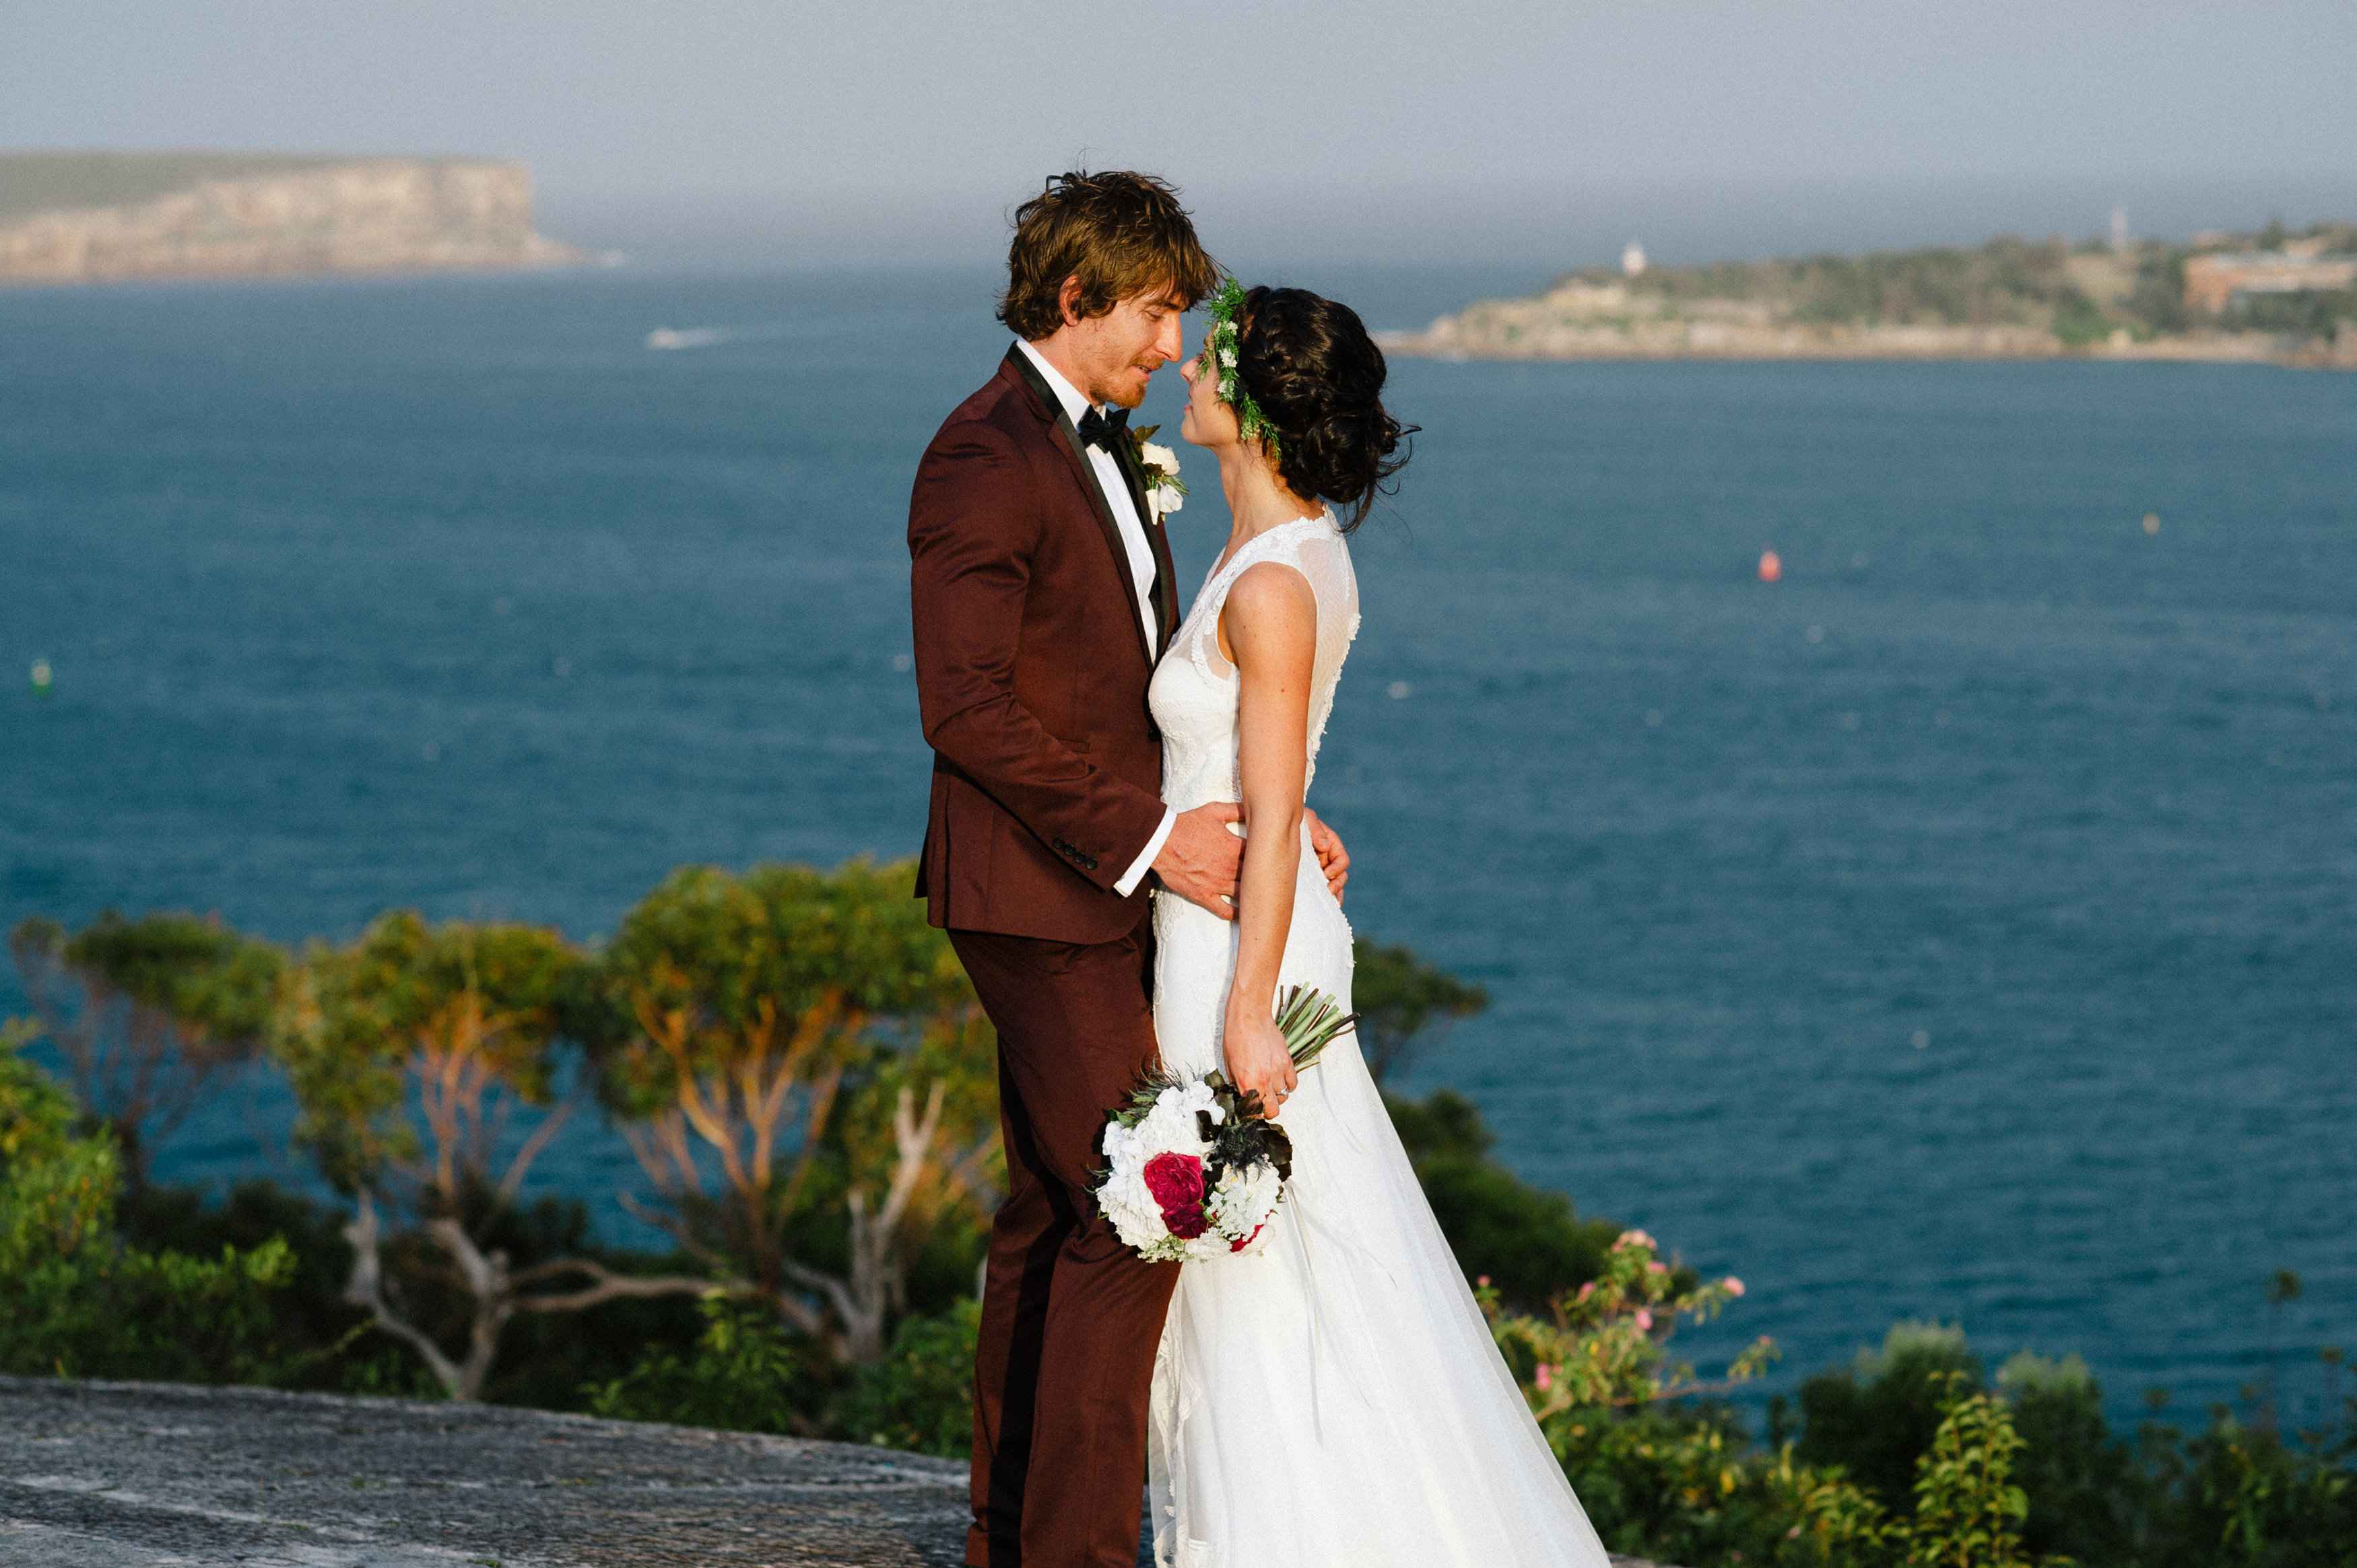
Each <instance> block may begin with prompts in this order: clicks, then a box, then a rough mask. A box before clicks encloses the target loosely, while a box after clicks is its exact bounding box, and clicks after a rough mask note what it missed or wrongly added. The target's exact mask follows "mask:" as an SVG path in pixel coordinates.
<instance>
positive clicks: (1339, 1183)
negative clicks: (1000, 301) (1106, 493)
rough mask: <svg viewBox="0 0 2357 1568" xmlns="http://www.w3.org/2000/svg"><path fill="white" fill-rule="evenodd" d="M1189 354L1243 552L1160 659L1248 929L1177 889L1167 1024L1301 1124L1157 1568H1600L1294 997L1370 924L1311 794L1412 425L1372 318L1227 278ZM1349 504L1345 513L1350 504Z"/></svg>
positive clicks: (1166, 1477)
mask: <svg viewBox="0 0 2357 1568" xmlns="http://www.w3.org/2000/svg"><path fill="white" fill-rule="evenodd" d="M1213 315H1214V318H1215V319H1214V324H1213V327H1212V328H1211V333H1210V335H1209V336H1208V338H1207V340H1206V342H1205V345H1204V349H1203V352H1202V354H1201V355H1200V357H1198V358H1197V359H1196V360H1193V361H1192V362H1191V363H1190V364H1189V366H1188V367H1187V368H1186V370H1185V371H1184V374H1185V376H1186V379H1187V381H1188V401H1187V411H1186V415H1185V417H1184V419H1183V421H1182V422H1181V424H1180V426H1179V432H1180V434H1181V435H1184V436H1185V437H1186V438H1187V439H1188V440H1189V441H1190V442H1193V443H1194V444H1195V445H1197V446H1201V447H1204V448H1206V449H1207V450H1209V451H1211V452H1213V453H1215V454H1216V455H1217V456H1218V457H1219V461H1220V483H1221V487H1222V489H1223V490H1225V492H1226V494H1227V500H1228V509H1229V511H1230V512H1231V514H1232V516H1233V519H1234V526H1233V528H1232V531H1231V532H1230V534H1229V537H1228V542H1227V546H1226V548H1225V549H1224V550H1223V551H1222V553H1221V556H1220V559H1219V562H1218V563H1217V564H1215V565H1214V566H1213V567H1212V569H1211V575H1210V576H1209V577H1208V578H1207V579H1206V580H1205V581H1204V584H1203V586H1202V588H1201V589H1200V592H1198V594H1197V595H1196V597H1195V603H1194V606H1193V607H1192V609H1191V610H1190V611H1189V613H1188V615H1187V617H1186V618H1185V620H1184V621H1183V622H1182V623H1181V625H1180V627H1179V632H1178V635H1177V637H1176V639H1174V640H1173V642H1172V644H1171V646H1170V650H1169V651H1168V653H1167V654H1166V655H1165V656H1164V657H1163V659H1162V660H1161V662H1160V664H1159V665H1158V666H1157V669H1156V671H1155V675H1154V682H1153V686H1152V688H1151V692H1150V702H1151V706H1152V708H1153V713H1154V718H1155V721H1156V723H1157V724H1158V725H1160V726H1161V729H1162V737H1163V775H1162V781H1163V788H1162V794H1163V799H1164V800H1166V801H1168V803H1169V804H1170V805H1171V806H1173V807H1175V808H1177V809H1178V810H1179V811H1186V810H1188V809H1189V808H1191V807H1195V806H1200V805H1202V804H1203V803H1205V802H1207V801H1213V800H1224V801H1235V802H1239V803H1240V804H1241V807H1242V811H1243V824H1244V831H1245V835H1246V843H1245V846H1244V852H1243V874H1242V877H1241V880H1240V882H1239V884H1238V890H1237V898H1236V905H1235V911H1234V916H1235V918H1233V919H1232V920H1230V919H1227V918H1222V915H1220V914H1215V913H1213V912H1211V911H1210V910H1208V909H1205V908H1200V907H1198V906H1196V905H1193V904H1190V903H1189V902H1187V901H1186V900H1185V899H1183V898H1180V897H1176V896H1173V895H1169V894H1164V893H1157V895H1156V897H1155V908H1154V934H1155V941H1156V959H1155V986H1154V997H1155V1003H1154V1025H1155V1031H1156V1034H1157V1036H1158V1037H1159V1039H1160V1042H1161V1052H1162V1058H1163V1063H1164V1065H1165V1066H1166V1067H1168V1068H1169V1069H1172V1070H1174V1071H1178V1072H1182V1073H1184V1072H1201V1071H1206V1070H1209V1069H1212V1068H1224V1069H1226V1071H1227V1073H1228V1076H1229V1077H1230V1079H1232V1080H1233V1081H1234V1082H1235V1083H1236V1084H1237V1085H1238V1086H1239V1087H1240V1088H1243V1089H1250V1090H1258V1091H1259V1092H1260V1094H1261V1096H1262V1101H1263V1103H1264V1104H1267V1105H1271V1106H1274V1107H1275V1108H1276V1110H1275V1112H1274V1113H1275V1115H1276V1117H1277V1119H1278V1120H1279V1121H1280V1122H1282V1124H1283V1125H1284V1126H1285V1128H1286V1132H1287V1133H1290V1135H1291V1137H1292V1140H1293V1147H1294V1163H1293V1176H1292V1181H1291V1183H1290V1185H1289V1186H1288V1187H1287V1189H1286V1197H1285V1201H1284V1205H1283V1207H1282V1208H1279V1209H1278V1211H1277V1214H1276V1218H1275V1219H1274V1220H1272V1221H1271V1225H1272V1226H1273V1228H1274V1234H1273V1237H1272V1240H1271V1241H1270V1243H1269V1245H1268V1246H1267V1248H1266V1249H1265V1251H1263V1252H1261V1253H1260V1254H1259V1255H1257V1256H1251V1257H1236V1258H1224V1259H1221V1260H1219V1261H1217V1262H1211V1263H1190V1264H1188V1265H1186V1266H1185V1267H1183V1268H1182V1269H1181V1270H1180V1271H1179V1284H1178V1288H1177V1292H1176V1294H1174V1295H1173V1297H1172V1299H1171V1304H1170V1311H1169V1316H1168V1318H1167V1319H1166V1321H1165V1323H1164V1326H1163V1330H1162V1337H1161V1341H1160V1344H1159V1347H1158V1348H1157V1352H1156V1359H1155V1369H1154V1387H1153V1397H1152V1404H1151V1423H1150V1428H1149V1433H1148V1463H1149V1481H1150V1485H1149V1497H1150V1503H1151V1508H1152V1512H1153V1522H1154V1542H1155V1555H1156V1558H1157V1562H1158V1563H1161V1564H1162V1565H1163V1568H1383V1565H1394V1564H1395V1565H1397V1568H1441V1565H1444V1564H1448V1565H1464V1568H1476V1565H1478V1568H1522V1565H1530V1568H1538V1565H1546V1568H1556V1565H1565V1568H1602V1565H1603V1564H1604V1563H1605V1562H1606V1561H1607V1559H1606V1554H1605V1552H1604V1548H1603V1546H1602V1544H1601V1543H1600V1542H1599V1541H1598V1539H1597V1535H1596V1531H1595V1530H1594V1529H1593V1528H1591V1527H1590V1526H1589V1524H1588V1522H1587V1515H1586V1513H1585V1512H1583V1511H1582V1509H1580V1506H1579V1501H1578V1499H1577V1498H1576V1497H1574V1496H1573V1494H1572V1491H1571V1487H1570V1486H1569V1484H1568V1483H1567V1482H1566V1480H1565V1479H1564V1475H1563V1471H1562V1468H1561V1466H1559V1465H1557V1463H1556V1462H1555V1456H1554V1455H1553V1454H1552V1453H1551V1452H1550V1451H1549V1450H1548V1448H1547V1444H1546V1441H1545V1439H1544V1437H1542V1436H1541V1435H1540V1434H1539V1429H1538V1425H1537V1423H1536V1422H1535V1421H1534V1420H1533V1419H1532V1416H1531V1413H1530V1410H1529V1407H1528V1406H1527V1405H1526V1404H1525V1403H1524V1402H1523V1395H1522V1391H1521V1390H1520V1389H1519V1388H1517V1387H1516V1385H1515V1383H1514V1380H1513V1378H1512V1374H1511V1373H1510V1372H1509V1371H1508V1370H1507V1369H1506V1364H1505V1361H1504V1359H1503V1358H1501V1356H1500V1355H1499V1353H1498V1349H1497V1347H1496V1345H1495V1344H1494V1342H1493V1341H1492V1340H1491V1337H1490V1332H1489V1328H1488V1326H1487V1324H1486V1322H1485V1321H1484V1319H1483V1318H1482V1316H1481V1313H1480V1309H1479V1308H1478V1307H1477V1306H1476V1305H1474V1301H1473V1295H1472V1293H1471V1291H1470V1290H1469V1289H1468V1288H1467V1286H1466V1283H1465V1279H1464V1275H1463V1274H1462V1273H1460V1272H1459V1271H1458V1264H1457V1261H1456V1259H1455V1258H1454V1257H1453V1256H1452V1255H1451V1253H1450V1251H1449V1249H1448V1243H1447V1241H1446V1240H1444V1239H1443V1238H1442V1236H1441V1233H1440V1229H1439V1226H1438V1225H1437V1223H1436V1222H1435V1220H1434V1219H1433V1217H1432V1211H1431V1209H1430V1208H1429V1207H1428V1206H1427V1205H1426V1201H1425V1198H1424V1194H1423V1192H1422V1189H1421V1188H1420V1187H1418V1186H1417V1184H1416V1179H1415V1173H1414V1171H1413V1170H1411V1169H1410V1167H1409V1165H1408V1160H1407V1155H1406V1154H1405V1151H1404V1150H1403V1149H1402V1148H1401V1145H1400V1141H1399V1137H1398V1135H1397V1134H1396V1133H1394V1131H1393V1130H1392V1124H1391V1121H1390V1118H1389V1117H1388V1116H1387V1115H1386V1113H1385V1112H1384V1110H1383V1098H1382V1096H1381V1095H1380V1094H1379V1093H1378V1092H1377V1090H1376V1088H1375V1084H1374V1080H1373V1079H1372V1078H1371V1077H1370V1076H1369V1075H1368V1072H1367V1068H1366V1064H1365V1061H1364V1059H1363V1058H1361V1056H1360V1054H1359V1050H1358V1045H1357V1040H1356V1038H1355V1036H1351V1035H1348V1034H1346V1035H1344V1036H1341V1037H1340V1039H1338V1040H1336V1041H1335V1042H1334V1043H1333V1044H1332V1045H1331V1046H1329V1047H1328V1048H1327V1050H1326V1053H1325V1055H1324V1057H1323V1058H1320V1059H1319V1061H1318V1063H1317V1065H1315V1066H1314V1067H1311V1068H1310V1069H1308V1070H1307V1071H1303V1072H1300V1073H1298V1074H1297V1073H1296V1071H1295V1069H1294V1068H1293V1065H1292V1062H1291V1059H1290V1058H1289V1057H1288V1056H1287V1054H1286V1046H1285V1040H1284V1037H1283V1036H1282V1035H1281V1034H1280V1033H1279V1032H1278V1030H1277V1028H1276V1026H1275V1023H1274V1021H1273V1017H1272V1014H1273V1004H1274V999H1275V993H1276V991H1277V990H1278V988H1279V987H1281V986H1286V985H1296V984H1298V985H1307V986H1315V987H1317V988H1318V989H1320V990H1323V991H1325V992H1327V993H1330V994H1331V995H1333V996H1334V997H1335V998H1336V999H1337V1000H1338V1001H1340V1003H1341V1004H1343V1006H1345V1007H1348V1006H1349V1005H1350V999H1351V928H1350V926H1349V924H1348V922H1346V921H1345V920H1344V919H1343V918H1342V910H1341V906H1340V903H1339V902H1338V900H1337V899H1336V897H1335V896H1334V895H1333V894H1332V893H1330V892H1329V890H1328V888H1327V886H1326V882H1325V878H1324V876H1323V875H1322V874H1321V873H1320V872H1319V870H1318V861H1317V857H1316V855H1315V854H1310V853H1307V844H1308V836H1307V832H1306V830H1305V827H1304V824H1303V820H1302V800H1303V797H1304V795H1305V794H1306V792H1307V791H1308V787H1309V780H1310V778H1311V776H1312V774H1313V773H1314V772H1315V770H1316V768H1317V763H1318V740H1319V738H1320V736H1322V735H1323V733H1324V731H1325V727H1326V720H1327V716H1328V714H1329V713H1330V712H1331V711H1332V708H1333V703H1334V688H1335V684H1336V682H1337V679H1338V678H1339V676H1340V673H1341V669H1342V660H1343V656H1344V655H1345V654H1346V653H1347V652H1348V651H1349V649H1350V644H1351V638H1352V637H1353V635H1355V634H1356V632H1357V630H1358V627H1359V594H1358V584H1357V580H1356V578H1355V577H1354V576H1353V575H1352V573H1351V553H1350V546H1349V544H1348V542H1347V541H1346V536H1347V535H1348V534H1349V533H1350V532H1351V530H1352V529H1353V528H1355V527H1356V526H1357V525H1358V523H1359V521H1361V519H1362V518H1363V517H1364V516H1365V514H1366V510H1367V507H1368V505H1369V504H1370V503H1371V501H1372V499H1373V496H1374V493H1375V490H1376V488H1377V486H1378V485H1379V484H1381V483H1382V482H1383V480H1384V479H1386V478H1389V477H1390V475H1391V474H1392V473H1393V472H1394V471H1395V470H1396V469H1397V468H1398V467H1399V466H1400V464H1401V463H1402V462H1405V457H1400V458H1394V457H1393V456H1392V454H1393V452H1394V450H1395V448H1396V447H1397V446H1398V445H1399V443H1400V441H1401V439H1402V437H1403V436H1404V435H1405V434H1406V429H1407V427H1404V426H1402V425H1401V424H1399V423H1398V422H1397V421H1396V420H1394V419H1393V418H1392V417H1391V415H1390V414H1389V413H1386V412H1385V411H1384V409H1383V404H1382V402H1381V401H1380V393H1381V392H1382V389H1383V353H1382V351H1381V350H1380V349H1377V348H1376V347H1375V345H1374V343H1373V342H1372V340H1371V339H1370V338H1369V337H1368V335H1367V332H1366V329H1365V328H1364V327H1363V326H1362V325H1361V323H1360V320H1359V318H1358V317H1357V316H1356V315H1354V314H1353V313H1352V312H1351V310H1349V309H1348V308H1346V307H1345V306H1340V305H1337V304H1335V303H1334V302H1333V301H1331V300H1328V299H1322V298H1320V297H1318V295H1314V294H1309V293H1306V292H1304V291H1302V290H1299V289H1267V288H1255V289H1253V290H1251V291H1250V292H1249V293H1247V292H1244V291H1243V290H1241V289H1239V288H1237V287H1236V285H1234V284H1232V283H1231V284H1230V285H1228V286H1227V288H1226V289H1225V290H1224V291H1223V292H1222V294H1221V295H1220V296H1219V297H1218V298H1217V299H1216V300H1215V302H1214V304H1213ZM1337 506H1340V507H1341V508H1343V509H1345V510H1346V512H1347V516H1341V515H1338V514H1337V512H1336V510H1335V509H1336V507H1337Z"/></svg>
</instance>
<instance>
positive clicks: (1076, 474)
mask: <svg viewBox="0 0 2357 1568" xmlns="http://www.w3.org/2000/svg"><path fill="white" fill-rule="evenodd" d="M1006 362H1007V363H1008V364H1009V365H1012V366H1013V367H1014V368H1015V373H1016V374H1017V376H1019V377H1020V378H1022V381H1023V384H1024V385H1025V386H1027V387H1028V388H1029V389H1030V391H1031V395H1032V396H1033V397H1034V398H1036V399H1038V400H1039V406H1040V410H1041V412H1042V413H1045V414H1046V416H1047V419H1048V424H1049V428H1050V429H1051V430H1052V431H1053V432H1054V437H1053V439H1054V441H1055V444H1056V446H1057V449H1058V450H1059V451H1060V452H1062V453H1063V455H1064V459H1065V461H1066V462H1068V463H1070V464H1071V467H1072V477H1073V478H1075V479H1077V480H1079V481H1080V486H1081V490H1082V494H1084V495H1086V496H1087V497H1088V499H1089V510H1091V511H1092V512H1093V513H1094V514H1095V515H1096V520H1097V529H1098V532H1102V533H1103V535H1104V542H1105V548H1106V549H1107V550H1110V551H1111V552H1112V553H1113V565H1114V576H1115V577H1117V578H1118V579H1120V581H1121V592H1122V597H1123V598H1124V599H1125V600H1126V601H1127V603H1128V605H1129V625H1130V629H1131V630H1133V631H1135V633H1136V634H1137V650H1138V651H1139V652H1140V653H1142V654H1144V655H1145V656H1146V665H1147V667H1148V668H1151V667H1152V666H1153V665H1154V663H1155V661H1156V660H1157V657H1158V656H1159V654H1160V650H1158V649H1157V648H1155V647H1154V646H1152V645H1151V644H1150V643H1148V642H1147V641H1146V617H1145V614H1144V612H1143V610H1142V609H1141V607H1140V606H1139V605H1138V602H1137V578H1136V576H1135V574H1133V573H1132V572H1131V571H1130V569H1129V547H1128V546H1127V545H1125V544H1124V543H1123V542H1122V540H1121V524H1120V523H1119V522H1118V521H1115V519H1114V515H1113V507H1112V506H1111V505H1110V504H1109V503H1108V502H1107V501H1106V500H1105V494H1104V487H1103V485H1101V484H1099V483H1097V476H1096V470H1095V468H1094V467H1092V466H1091V464H1090V462H1089V454H1088V448H1087V447H1085V446H1082V445H1081V433H1080V432H1079V431H1077V430H1074V429H1073V428H1072V422H1071V420H1070V419H1067V418H1066V417H1064V405H1063V403H1061V402H1060V401H1059V400H1058V399H1057V396H1056V393H1055V390H1054V389H1053V388H1051V387H1049V385H1048V383H1047V381H1045V380H1044V379H1043V378H1042V377H1041V376H1040V374H1039V369H1038V367H1036V366H1034V365H1033V364H1032V363H1031V358H1030V356H1029V355H1028V354H1026V353H1024V351H1023V350H1022V349H1021V348H1020V347H1014V348H1010V349H1007V350H1006ZM1114 467H1120V468H1122V471H1123V472H1124V473H1125V474H1126V473H1127V472H1128V469H1127V468H1126V467H1123V465H1122V463H1121V461H1120V459H1119V458H1118V457H1116V458H1115V459H1114ZM1129 485H1130V492H1131V494H1132V495H1133V496H1135V494H1136V490H1137V481H1136V480H1135V479H1131V480H1130V481H1129ZM1137 515H1138V516H1139V518H1140V519H1143V518H1144V517H1145V516H1146V511H1145V509H1144V508H1143V507H1141V508H1139V510H1138V514H1137ZM1146 532H1147V534H1148V535H1149V536H1150V535H1151V534H1152V533H1153V532H1154V531H1153V530H1152V528H1150V527H1149V528H1148V529H1147V530H1146ZM1157 545H1158V541H1157ZM1163 561H1164V552H1163V551H1162V550H1160V549H1159V548H1157V550H1156V551H1155V569H1156V571H1157V572H1159V573H1162V574H1163V575H1165V576H1167V575H1168V571H1167V569H1166V568H1165V567H1164V565H1163ZM1157 619H1160V618H1159V617H1157ZM1163 640H1164V641H1165V642H1168V640H1169V632H1168V628H1167V625H1166V627H1165V629H1164V632H1163Z"/></svg>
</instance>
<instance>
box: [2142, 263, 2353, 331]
mask: <svg viewBox="0 0 2357 1568" xmlns="http://www.w3.org/2000/svg"><path fill="white" fill-rule="evenodd" d="M2302 250H2303V251H2305V252H2306V253H2305V254H2294V253H2292V252H2289V251H2217V252H2212V253H2210V254H2208V255H2204V256H2189V257H2187V258H2186V262H2185V307H2186V308H2187V309H2188V310H2201V311H2206V312H2208V313H2209V314H2210V315H2212V316H2215V315H2217V314H2218V313H2219V312H2220V311H2222V310H2223V309H2225V308H2226V306H2229V305H2232V304H2233V302H2234V300H2235V298H2236V297H2237V296H2238V295H2246V294H2299V293H2302V292H2304V291H2306V290H2309V289H2336V288H2347V287H2349V286H2351V285H2352V284H2357V255H2330V254H2327V253H2325V252H2324V251H2323V249H2322V247H2321V246H2316V247H2309V246H2306V245H2303V246H2302Z"/></svg>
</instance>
